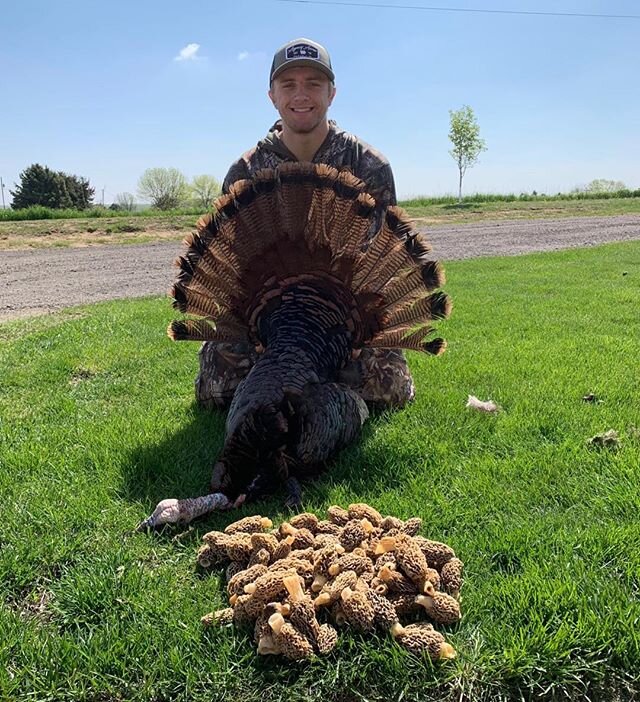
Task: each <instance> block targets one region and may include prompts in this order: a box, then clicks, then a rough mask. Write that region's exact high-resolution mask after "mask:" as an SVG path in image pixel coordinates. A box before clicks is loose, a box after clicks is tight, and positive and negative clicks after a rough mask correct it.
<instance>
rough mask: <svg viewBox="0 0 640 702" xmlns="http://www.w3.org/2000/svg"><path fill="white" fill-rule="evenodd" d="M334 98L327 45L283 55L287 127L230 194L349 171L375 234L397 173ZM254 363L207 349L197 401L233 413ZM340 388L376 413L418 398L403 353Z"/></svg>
mask: <svg viewBox="0 0 640 702" xmlns="http://www.w3.org/2000/svg"><path fill="white" fill-rule="evenodd" d="M335 95H336V87H335V75H334V73H333V68H332V66H331V59H330V57H329V53H328V52H327V50H326V49H325V48H324V47H323V46H322V45H321V44H318V43H317V42H315V41H312V40H310V39H304V38H301V39H294V40H293V41H290V42H288V43H286V44H285V45H284V46H282V47H280V49H278V51H276V53H275V55H274V57H273V62H272V64H271V72H270V75H269V98H270V99H271V102H272V103H273V106H274V107H275V108H276V110H277V111H278V114H279V115H280V119H279V120H278V121H277V122H276V123H275V124H274V126H273V127H272V128H271V130H270V131H269V133H268V134H267V136H266V137H265V138H264V139H262V140H261V141H259V142H258V144H257V145H256V146H255V147H253V148H252V149H250V150H249V151H247V152H246V153H244V154H243V155H242V156H241V157H240V158H239V159H238V160H237V161H236V162H235V163H233V164H232V166H231V168H230V169H229V172H228V173H227V175H226V177H225V179H224V182H223V186H222V190H223V192H225V193H226V192H228V190H229V186H230V185H231V183H233V182H235V181H236V180H241V179H244V178H251V177H252V176H253V175H254V174H255V173H256V171H259V170H260V169H262V168H276V167H277V166H278V165H280V164H281V163H283V162H284V161H311V162H313V163H326V164H329V165H330V166H333V167H334V168H338V169H342V168H347V169H349V170H350V171H351V173H353V175H355V176H356V177H358V178H360V179H361V180H363V181H364V182H365V183H366V186H367V191H368V192H369V193H371V195H372V196H373V197H374V198H375V200H376V217H375V218H374V221H373V224H372V227H371V234H373V233H374V232H375V231H377V230H378V228H379V226H380V224H381V222H382V216H383V214H384V211H385V210H386V208H387V207H388V206H389V205H395V204H396V193H395V186H394V182H393V173H392V171H391V166H390V165H389V162H388V161H387V159H386V158H385V157H384V156H383V155H382V154H381V153H380V152H378V151H376V150H375V149H374V148H372V147H371V146H369V144H367V143H365V142H364V141H362V140H361V139H359V138H358V137H356V136H355V135H353V134H349V133H348V132H345V131H344V130H342V129H340V128H339V127H338V125H337V124H336V123H335V122H334V121H333V120H329V119H328V117H327V113H328V110H329V107H330V106H331V103H332V102H333V99H334V97H335ZM255 360H256V354H255V352H254V350H253V348H252V347H248V346H247V345H244V344H229V343H218V342H206V343H204V344H203V345H202V348H201V351H200V373H199V374H198V377H197V378H196V399H197V401H198V402H199V403H200V404H201V405H204V406H206V407H219V408H223V409H226V408H228V407H229V404H230V402H231V398H232V397H233V394H234V392H235V389H236V387H237V385H238V383H239V382H240V381H241V380H242V379H243V378H244V377H245V376H246V375H247V373H248V372H249V370H250V369H251V367H252V366H253V364H254V362H255ZM341 380H342V382H345V383H347V384H348V385H349V386H350V387H352V388H353V389H354V390H356V391H357V392H358V393H359V394H360V395H361V396H362V398H363V399H364V400H365V402H367V403H368V404H369V405H370V406H371V407H375V408H388V407H402V406H403V405H404V404H406V403H407V402H408V401H410V400H412V399H413V395H414V387H413V380H412V378H411V373H410V371H409V368H408V367H407V363H406V360H405V358H404V355H403V354H402V352H401V351H399V350H394V349H364V350H363V352H362V354H361V355H360V358H359V359H358V360H357V361H352V362H350V363H349V364H348V366H347V367H346V368H345V369H344V371H343V374H342V378H341Z"/></svg>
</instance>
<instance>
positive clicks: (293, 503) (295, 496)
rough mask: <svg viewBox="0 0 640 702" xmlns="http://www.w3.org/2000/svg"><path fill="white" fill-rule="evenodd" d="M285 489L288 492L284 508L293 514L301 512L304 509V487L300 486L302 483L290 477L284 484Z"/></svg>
mask: <svg viewBox="0 0 640 702" xmlns="http://www.w3.org/2000/svg"><path fill="white" fill-rule="evenodd" d="M284 489H285V490H286V492H287V499H286V500H285V503H284V506H285V507H288V508H289V509H290V510H292V511H293V512H299V511H300V510H301V509H302V485H300V481H299V480H298V479H297V478H293V477H289V478H287V479H286V480H285V482H284Z"/></svg>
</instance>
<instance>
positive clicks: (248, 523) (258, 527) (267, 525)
mask: <svg viewBox="0 0 640 702" xmlns="http://www.w3.org/2000/svg"><path fill="white" fill-rule="evenodd" d="M272 526H273V522H272V521H271V520H270V519H269V518H268V517H262V516H260V515H259V514H255V515H251V516H249V517H244V518H243V519H239V520H238V521H236V522H233V523H232V524H229V525H228V526H226V527H225V530H224V533H225V534H252V533H253V532H257V531H266V530H267V529H271V527H272Z"/></svg>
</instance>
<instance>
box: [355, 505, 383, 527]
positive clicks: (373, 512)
mask: <svg viewBox="0 0 640 702" xmlns="http://www.w3.org/2000/svg"><path fill="white" fill-rule="evenodd" d="M347 513H348V516H349V519H368V520H369V521H370V522H371V524H373V526H375V527H379V526H380V525H381V524H382V515H381V514H380V512H378V510H377V509H375V508H374V507H371V506H370V505H368V504H365V503H364V502H356V503H354V504H351V505H349V507H348V508H347Z"/></svg>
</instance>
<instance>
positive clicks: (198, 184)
mask: <svg viewBox="0 0 640 702" xmlns="http://www.w3.org/2000/svg"><path fill="white" fill-rule="evenodd" d="M189 187H190V188H191V196H192V198H193V200H195V202H196V205H197V206H198V207H202V209H203V210H207V209H209V208H210V207H211V203H212V202H213V200H214V199H215V198H216V197H217V196H218V195H219V194H220V192H221V188H220V183H219V182H218V181H217V180H216V179H215V178H214V177H213V176H210V175H199V176H194V177H193V180H192V181H191V185H190V186H189Z"/></svg>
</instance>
